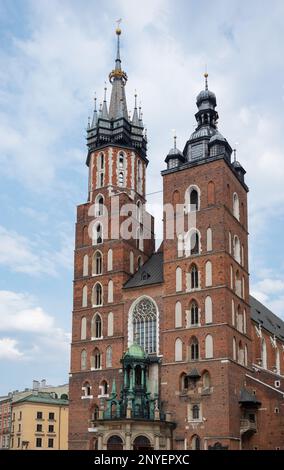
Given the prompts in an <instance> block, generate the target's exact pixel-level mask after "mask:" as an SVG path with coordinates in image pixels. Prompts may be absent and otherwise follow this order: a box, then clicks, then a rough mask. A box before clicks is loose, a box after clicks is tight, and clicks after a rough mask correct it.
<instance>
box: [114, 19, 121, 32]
mask: <svg viewBox="0 0 284 470" xmlns="http://www.w3.org/2000/svg"><path fill="white" fill-rule="evenodd" d="M121 22H122V19H121V18H119V20H116V23H117V27H116V30H115V33H116V34H117V35H118V36H119V35H120V34H121V29H120V23H121Z"/></svg>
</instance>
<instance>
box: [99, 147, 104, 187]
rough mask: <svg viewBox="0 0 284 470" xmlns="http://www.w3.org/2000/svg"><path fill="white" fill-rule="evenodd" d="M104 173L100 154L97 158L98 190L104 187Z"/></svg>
mask: <svg viewBox="0 0 284 470" xmlns="http://www.w3.org/2000/svg"><path fill="white" fill-rule="evenodd" d="M104 171H105V158H104V154H103V153H101V154H100V155H99V158H98V188H102V187H103V185H104Z"/></svg>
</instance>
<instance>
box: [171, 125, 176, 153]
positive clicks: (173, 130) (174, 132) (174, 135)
mask: <svg viewBox="0 0 284 470" xmlns="http://www.w3.org/2000/svg"><path fill="white" fill-rule="evenodd" d="M172 132H173V138H174V149H176V148H177V133H176V130H175V129H172Z"/></svg>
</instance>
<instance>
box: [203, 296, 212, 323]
mask: <svg viewBox="0 0 284 470" xmlns="http://www.w3.org/2000/svg"><path fill="white" fill-rule="evenodd" d="M212 321H213V319H212V299H211V297H210V295H207V297H206V298H205V323H212Z"/></svg>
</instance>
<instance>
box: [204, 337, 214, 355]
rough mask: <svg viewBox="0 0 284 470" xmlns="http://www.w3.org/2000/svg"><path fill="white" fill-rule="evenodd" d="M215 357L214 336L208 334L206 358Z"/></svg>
mask: <svg viewBox="0 0 284 470" xmlns="http://www.w3.org/2000/svg"><path fill="white" fill-rule="evenodd" d="M212 357H213V338H212V336H211V335H207V336H206V338H205V358H206V359H210V358H212Z"/></svg>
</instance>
